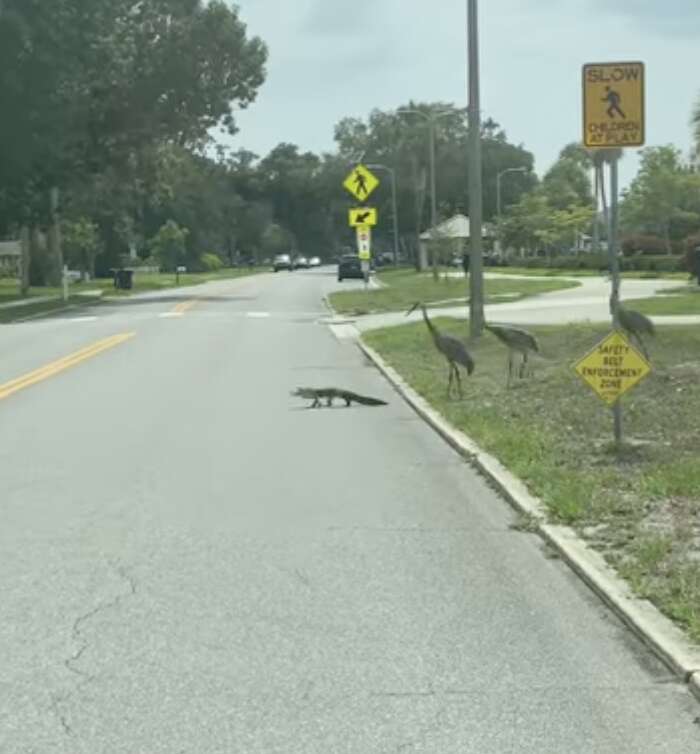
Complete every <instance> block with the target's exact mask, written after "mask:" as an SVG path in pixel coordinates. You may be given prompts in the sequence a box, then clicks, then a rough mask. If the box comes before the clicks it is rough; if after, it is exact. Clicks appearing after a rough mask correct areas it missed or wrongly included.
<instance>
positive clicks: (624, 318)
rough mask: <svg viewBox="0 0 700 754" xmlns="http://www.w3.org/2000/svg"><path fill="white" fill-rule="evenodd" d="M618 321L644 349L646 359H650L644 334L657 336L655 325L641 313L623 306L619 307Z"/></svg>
mask: <svg viewBox="0 0 700 754" xmlns="http://www.w3.org/2000/svg"><path fill="white" fill-rule="evenodd" d="M618 319H619V321H620V327H621V328H622V329H623V330H624V331H625V332H626V333H628V334H629V336H630V337H631V338H633V339H634V340H635V341H636V342H637V343H638V344H639V347H640V348H641V349H642V353H643V354H644V358H645V359H648V358H649V354H648V352H647V349H646V346H645V345H644V341H643V340H642V334H644V335H652V336H653V335H655V334H656V330H655V329H654V323H653V322H652V321H651V320H650V319H649V317H645V316H644V315H643V314H642V313H641V312H636V311H634V310H633V309H625V308H624V307H623V306H621V305H620V306H618Z"/></svg>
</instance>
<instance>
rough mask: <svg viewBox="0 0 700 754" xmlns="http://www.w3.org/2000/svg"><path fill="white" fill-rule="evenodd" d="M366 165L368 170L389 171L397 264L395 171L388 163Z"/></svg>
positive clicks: (396, 260) (397, 223) (395, 260)
mask: <svg viewBox="0 0 700 754" xmlns="http://www.w3.org/2000/svg"><path fill="white" fill-rule="evenodd" d="M367 167H368V168H369V169H370V170H383V171H384V172H386V173H389V177H390V178H391V211H392V214H393V216H394V264H395V265H397V266H398V264H399V216H398V208H397V205H396V172H395V171H394V169H393V168H390V167H389V166H388V165H379V164H377V163H373V164H370V165H367Z"/></svg>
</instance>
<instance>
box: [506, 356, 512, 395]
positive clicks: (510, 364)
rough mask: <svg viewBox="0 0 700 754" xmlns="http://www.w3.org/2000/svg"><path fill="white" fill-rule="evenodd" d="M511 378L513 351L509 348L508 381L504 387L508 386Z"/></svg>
mask: <svg viewBox="0 0 700 754" xmlns="http://www.w3.org/2000/svg"><path fill="white" fill-rule="evenodd" d="M512 378H513V352H512V351H511V350H509V351H508V381H507V382H506V387H510V381H511V379H512Z"/></svg>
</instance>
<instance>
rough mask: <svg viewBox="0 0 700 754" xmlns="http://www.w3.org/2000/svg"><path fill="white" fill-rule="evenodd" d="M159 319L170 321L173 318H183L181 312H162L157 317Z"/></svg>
mask: <svg viewBox="0 0 700 754" xmlns="http://www.w3.org/2000/svg"><path fill="white" fill-rule="evenodd" d="M158 316H159V317H160V318H161V319H172V318H173V317H182V316H184V314H183V312H162V313H161V314H159V315H158Z"/></svg>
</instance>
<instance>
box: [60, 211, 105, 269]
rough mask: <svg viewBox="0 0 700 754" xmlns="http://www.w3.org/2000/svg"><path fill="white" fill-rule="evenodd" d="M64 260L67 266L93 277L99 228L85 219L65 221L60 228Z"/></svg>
mask: <svg viewBox="0 0 700 754" xmlns="http://www.w3.org/2000/svg"><path fill="white" fill-rule="evenodd" d="M62 236H63V245H64V250H65V259H66V262H67V263H68V265H69V266H71V267H73V268H77V269H79V270H80V272H81V273H82V277H83V279H84V278H85V277H86V275H90V277H94V275H95V256H96V255H97V252H98V250H99V247H100V236H99V228H98V227H97V225H96V224H95V223H94V222H92V221H91V220H90V219H88V218H87V217H80V218H78V219H77V220H65V221H64V222H63V227H62Z"/></svg>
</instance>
